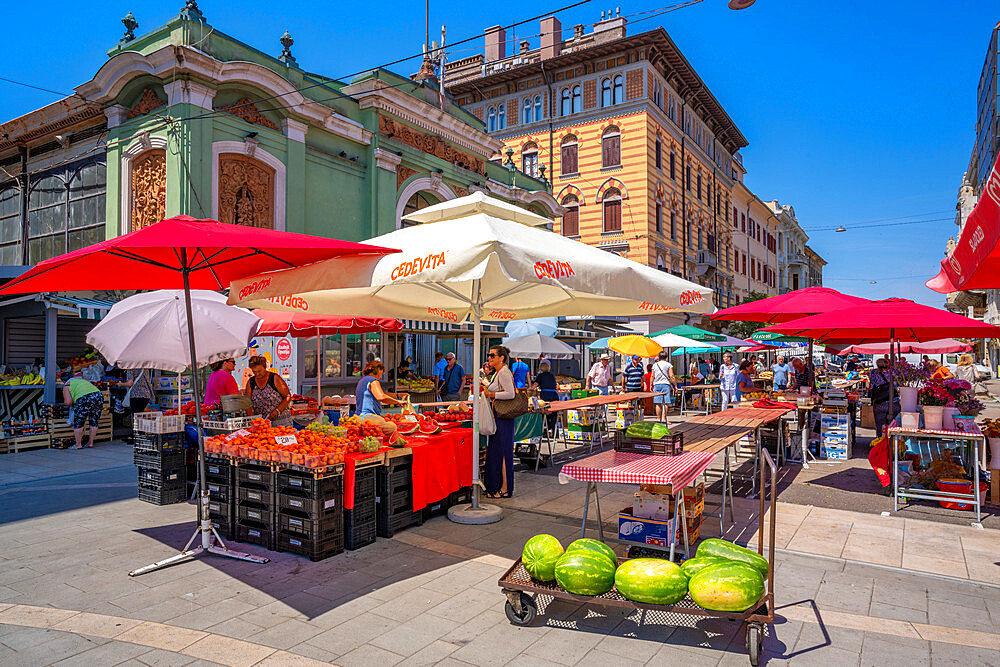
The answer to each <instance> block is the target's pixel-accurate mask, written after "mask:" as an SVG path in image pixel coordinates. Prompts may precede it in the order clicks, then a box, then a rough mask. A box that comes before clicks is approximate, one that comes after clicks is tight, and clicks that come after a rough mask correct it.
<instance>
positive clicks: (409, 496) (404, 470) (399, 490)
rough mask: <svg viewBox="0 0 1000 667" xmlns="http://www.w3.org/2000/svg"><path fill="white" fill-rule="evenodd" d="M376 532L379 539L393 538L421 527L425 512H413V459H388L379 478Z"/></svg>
mask: <svg viewBox="0 0 1000 667" xmlns="http://www.w3.org/2000/svg"><path fill="white" fill-rule="evenodd" d="M376 494H377V495H376V497H375V504H376V508H377V509H376V515H375V528H376V532H377V533H378V536H379V537H392V536H393V535H395V534H396V533H397V532H399V531H400V530H403V529H404V528H408V527H410V526H419V525H420V524H422V523H423V521H424V515H423V510H420V511H417V512H414V511H413V456H412V455H406V456H399V457H395V458H390V459H387V460H386V462H385V465H384V466H381V467H380V468H379V469H378V475H377V477H376Z"/></svg>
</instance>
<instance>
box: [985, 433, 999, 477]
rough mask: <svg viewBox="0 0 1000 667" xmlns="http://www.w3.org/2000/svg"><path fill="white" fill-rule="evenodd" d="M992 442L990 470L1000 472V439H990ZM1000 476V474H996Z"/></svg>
mask: <svg viewBox="0 0 1000 667" xmlns="http://www.w3.org/2000/svg"><path fill="white" fill-rule="evenodd" d="M988 439H989V441H990V454H991V455H992V456H993V458H992V459H990V470H1000V438H988ZM994 474H1000V473H994Z"/></svg>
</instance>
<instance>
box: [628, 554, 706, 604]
mask: <svg viewBox="0 0 1000 667" xmlns="http://www.w3.org/2000/svg"><path fill="white" fill-rule="evenodd" d="M615 587H616V588H617V589H618V592H619V593H621V594H622V595H624V596H625V597H627V598H628V599H629V600H632V601H633V602H645V603H646V604H676V603H678V602H680V601H681V599H682V598H683V597H684V596H685V595H687V590H688V579H687V575H685V574H684V570H682V569H681V567H680V565H677V564H676V563H671V562H670V561H668V560H665V559H663V558H633V559H632V560H628V561H625V562H624V563H622V564H621V565H620V566H619V567H618V570H617V571H616V572H615Z"/></svg>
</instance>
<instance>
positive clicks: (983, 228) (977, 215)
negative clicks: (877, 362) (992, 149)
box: [926, 91, 1000, 294]
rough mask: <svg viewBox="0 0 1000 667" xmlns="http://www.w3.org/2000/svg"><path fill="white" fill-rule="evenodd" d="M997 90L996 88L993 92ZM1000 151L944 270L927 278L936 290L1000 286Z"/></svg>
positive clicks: (943, 292) (941, 291) (945, 259)
mask: <svg viewBox="0 0 1000 667" xmlns="http://www.w3.org/2000/svg"><path fill="white" fill-rule="evenodd" d="M995 94H996V91H994V95H995ZM998 276H1000V153H998V154H997V159H996V162H995V163H994V165H993V169H992V170H991V171H990V176H989V178H988V179H986V183H985V186H984V187H983V191H982V194H981V195H980V197H979V201H978V202H977V203H976V206H975V208H973V209H972V213H970V214H969V217H968V218H967V219H966V221H965V224H964V225H963V227H962V233H961V234H960V235H959V237H958V241H957V242H956V243H955V248H954V249H953V250H952V251H951V253H950V254H949V255H948V256H947V257H945V258H944V259H943V260H941V271H940V272H939V273H938V274H937V275H936V276H934V277H933V278H931V279H930V280H928V281H927V283H926V284H927V286H928V287H930V288H931V289H932V290H934V291H935V292H940V293H942V294H948V293H949V292H958V291H962V290H970V289H996V288H997V287H1000V277H998Z"/></svg>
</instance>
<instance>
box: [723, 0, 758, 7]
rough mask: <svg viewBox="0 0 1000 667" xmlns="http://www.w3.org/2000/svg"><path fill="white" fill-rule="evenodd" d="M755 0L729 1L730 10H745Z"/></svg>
mask: <svg viewBox="0 0 1000 667" xmlns="http://www.w3.org/2000/svg"><path fill="white" fill-rule="evenodd" d="M754 2H756V0H729V8H730V9H746V8H747V7H749V6H750V5H752V4H753V3H754Z"/></svg>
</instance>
